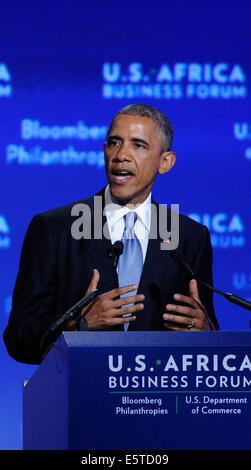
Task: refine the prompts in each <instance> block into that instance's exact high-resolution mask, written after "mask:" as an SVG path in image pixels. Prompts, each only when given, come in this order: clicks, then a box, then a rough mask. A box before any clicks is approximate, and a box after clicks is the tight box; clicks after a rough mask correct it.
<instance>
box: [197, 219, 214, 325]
mask: <svg viewBox="0 0 251 470" xmlns="http://www.w3.org/2000/svg"><path fill="white" fill-rule="evenodd" d="M212 262H213V253H212V245H211V240H210V234H209V231H208V229H207V227H206V226H204V225H203V226H202V238H201V243H200V245H199V249H198V253H197V255H196V257H195V261H194V264H193V271H194V273H195V274H197V276H198V277H199V278H200V279H201V280H202V281H204V282H206V283H207V284H209V285H211V286H213V273H212ZM198 289H199V296H200V299H201V301H202V303H203V305H204V306H205V307H206V311H207V314H208V316H209V318H210V320H211V322H212V323H213V326H214V329H216V330H218V329H219V324H218V321H217V319H216V316H215V312H214V305H213V291H212V290H210V289H207V288H206V287H204V286H201V285H199V284H198Z"/></svg>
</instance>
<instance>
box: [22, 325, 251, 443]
mask: <svg viewBox="0 0 251 470" xmlns="http://www.w3.org/2000/svg"><path fill="white" fill-rule="evenodd" d="M250 372H251V332H220V331H217V332H190V331H188V332H165V331H163V332H150V331H146V332H143V331H141V332H64V333H62V334H61V336H60V337H59V339H58V340H57V342H56V343H55V344H54V346H53V347H52V349H51V350H50V351H49V353H48V354H47V356H46V357H45V359H44V360H43V362H42V363H41V365H40V366H39V367H38V368H37V370H36V371H35V373H34V374H33V376H32V377H31V378H30V380H29V381H28V382H27V383H26V384H25V385H24V387H23V448H24V449H27V450H70V449H75V450H77V449H81V450H90V449H92V450H105V449H110V450H117V449H119V450H121V449H122V450H127V449H131V450H132V449H133V450H143V449H144V450H154V449H155V450H181V449H182V450H207V449H211V450H228V449H231V450H243V449H245V450H247V449H248V450H249V449H250V447H251V429H250V420H251V373H250Z"/></svg>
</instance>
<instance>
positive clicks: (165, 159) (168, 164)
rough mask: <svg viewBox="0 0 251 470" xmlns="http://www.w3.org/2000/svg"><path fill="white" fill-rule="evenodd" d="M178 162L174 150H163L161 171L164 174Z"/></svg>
mask: <svg viewBox="0 0 251 470" xmlns="http://www.w3.org/2000/svg"><path fill="white" fill-rule="evenodd" d="M175 162H176V155H175V153H174V152H163V153H162V155H161V157H160V165H159V173H160V174H161V175H164V174H165V173H166V172H167V171H169V170H171V168H172V167H173V165H174V164H175Z"/></svg>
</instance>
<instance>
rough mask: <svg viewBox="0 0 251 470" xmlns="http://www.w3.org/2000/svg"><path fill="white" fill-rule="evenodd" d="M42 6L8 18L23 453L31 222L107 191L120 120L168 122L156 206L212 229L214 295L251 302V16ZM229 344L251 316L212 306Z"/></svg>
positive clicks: (1, 244)
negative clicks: (22, 333)
mask: <svg viewBox="0 0 251 470" xmlns="http://www.w3.org/2000/svg"><path fill="white" fill-rule="evenodd" d="M206 3H207V4H206V5H205V4H203V6H201V2H200V1H199V0H198V1H197V0H191V1H189V2H187V1H186V0H165V1H162V0H157V1H156V0H148V1H146V0H144V1H141V0H138V1H135V0H134V1H131V0H127V2H126V3H124V2H118V1H113V0H110V1H107V2H104V1H101V0H92V2H85V1H84V0H82V1H80V0H79V1H77V0H61V1H59V0H36V1H35V0H33V1H25V0H24V1H23V2H18V1H11V0H10V1H9V2H8V3H7V2H6V3H5V2H1V5H0V37H1V49H0V110H1V120H0V175H1V185H0V191H1V199H0V260H1V279H0V281H1V282H0V306H1V308H0V329H1V340H0V341H1V342H0V348H1V349H0V363H1V369H0V370H1V388H0V420H1V423H0V426H1V428H0V448H1V449H20V448H21V447H22V406H21V405H22V401H21V391H22V381H23V380H24V379H27V378H29V377H30V375H31V374H32V373H33V372H34V370H35V368H36V367H35V366H28V365H23V364H19V363H16V362H15V361H14V360H13V359H11V358H10V357H9V356H8V354H7V352H6V350H5V348H4V345H3V341H2V332H3V330H4V328H5V326H6V324H7V321H8V315H9V312H10V308H11V295H12V290H13V287H14V282H15V278H16V274H17V269H18V262H19V256H20V250H21V246H22V242H23V239H24V235H25V232H26V229H27V226H28V223H29V222H30V220H31V218H32V217H33V215H34V214H35V213H38V212H41V211H44V210H48V209H52V208H54V207H56V206H60V205H63V204H67V203H69V202H72V201H74V200H78V199H80V198H82V197H85V196H88V195H91V194H94V193H95V192H96V191H98V190H99V189H100V188H101V187H102V186H104V184H105V183H106V177H105V172H104V161H103V152H102V148H103V141H104V139H105V133H106V129H107V126H108V124H109V122H110V120H111V118H112V116H113V115H114V113H116V112H117V111H118V110H119V109H120V108H121V107H123V106H125V105H127V104H130V103H133V102H134V103H135V102H141V103H146V104H151V105H153V106H156V107H158V108H159V109H160V110H162V111H163V112H164V113H165V114H166V115H167V116H168V117H169V119H170V120H171V122H172V123H173V126H174V131H175V135H174V143H173V150H174V151H175V152H176V154H177V163H176V165H175V167H174V168H173V169H172V170H171V172H170V173H168V174H167V175H166V176H165V177H160V178H158V180H157V182H156V184H155V187H154V191H153V194H154V197H155V199H156V200H158V201H159V202H163V203H168V204H171V203H178V204H179V205H180V211H181V212H183V213H185V214H187V215H190V216H191V217H193V218H195V219H196V220H198V221H200V222H202V223H204V224H206V225H207V226H208V228H209V230H210V233H211V239H212V244H213V248H214V265H213V270H214V281H215V285H216V286H217V287H218V288H220V289H223V290H226V291H228V292H234V293H236V294H237V295H240V296H242V297H245V298H249V299H250V298H251V270H250V245H251V230H250V229H251V226H250V168H251V143H250V139H251V118H250V109H251V99H250V89H251V69H250V52H251V50H250V49H251V33H250V21H251V6H250V2H247V1H243V0H239V1H238V2H236V1H233V0H229V1H228V2H226V1H223V0H217V1H216V0H212V1H210V2H206ZM215 309H216V313H217V317H218V319H219V323H220V327H221V329H223V330H248V329H249V328H250V313H249V312H247V311H245V310H243V309H241V308H239V307H237V306H235V305H233V304H229V303H228V302H227V301H226V300H225V299H223V298H220V297H219V296H218V295H217V294H216V295H215Z"/></svg>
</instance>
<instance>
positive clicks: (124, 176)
mask: <svg viewBox="0 0 251 470" xmlns="http://www.w3.org/2000/svg"><path fill="white" fill-rule="evenodd" d="M111 175H112V179H113V180H114V181H115V182H117V183H124V182H125V181H127V180H129V179H130V178H131V177H132V176H134V174H133V173H132V172H131V171H130V170H120V169H116V168H114V169H112V170H111Z"/></svg>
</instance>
